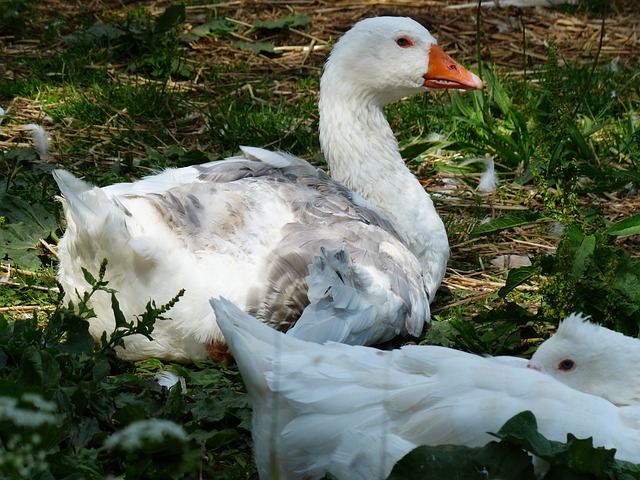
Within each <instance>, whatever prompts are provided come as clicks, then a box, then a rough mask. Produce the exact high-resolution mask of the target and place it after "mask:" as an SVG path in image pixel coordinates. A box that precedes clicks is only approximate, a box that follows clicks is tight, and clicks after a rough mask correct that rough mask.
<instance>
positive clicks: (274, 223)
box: [54, 17, 482, 361]
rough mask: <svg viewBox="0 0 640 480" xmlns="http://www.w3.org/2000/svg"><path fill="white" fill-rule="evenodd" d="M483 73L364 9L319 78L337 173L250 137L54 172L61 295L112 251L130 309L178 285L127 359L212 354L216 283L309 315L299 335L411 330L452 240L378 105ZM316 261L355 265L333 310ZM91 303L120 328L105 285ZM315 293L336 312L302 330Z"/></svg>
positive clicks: (368, 335) (366, 336)
mask: <svg viewBox="0 0 640 480" xmlns="http://www.w3.org/2000/svg"><path fill="white" fill-rule="evenodd" d="M481 86H482V84H481V82H480V80H479V79H478V78H477V77H476V76H475V75H473V74H472V73H470V72H468V71H467V70H465V69H464V68H462V67H461V66H459V65H458V64H456V63H455V62H454V61H453V60H452V59H451V58H450V57H448V56H447V55H446V54H444V52H443V51H442V50H441V49H440V48H439V47H438V46H437V45H436V42H435V40H434V39H433V37H431V35H430V34H429V32H428V31H427V30H426V29H425V28H424V27H422V26H421V25H420V24H418V23H417V22H415V21H413V20H410V19H408V18H392V17H379V18H373V19H367V20H364V21H362V22H359V23H358V24H356V25H355V26H354V27H353V28H352V29H351V30H350V31H348V32H347V33H346V34H345V35H344V36H343V37H342V38H341V39H340V40H339V41H338V42H337V44H336V46H335V47H334V50H333V52H332V54H331V56H330V58H329V60H328V62H327V64H326V68H325V73H324V75H323V77H322V80H321V95H320V104H319V111H320V140H321V145H322V148H323V151H324V154H325V158H326V159H327V162H328V164H329V167H330V170H331V175H332V177H331V178H329V177H328V176H327V174H326V173H324V172H323V171H322V170H319V169H316V168H314V167H312V166H311V165H310V164H308V163H307V162H305V161H304V160H301V159H299V158H296V157H293V156H290V155H287V154H284V153H281V152H270V151H267V150H263V149H259V148H249V147H243V148H242V150H243V155H241V156H239V157H234V158H230V159H227V160H224V161H219V162H211V163H207V164H204V165H199V166H193V167H186V168H180V169H168V170H166V171H164V172H162V173H159V174H157V175H154V176H151V177H147V178H144V179H142V180H140V181H137V182H134V183H123V184H117V185H111V186H107V187H103V188H98V187H94V186H92V185H90V184H88V183H86V182H84V181H82V180H79V179H77V178H75V177H74V176H73V175H72V174H70V173H68V172H65V171H61V170H58V171H56V172H55V173H54V177H55V179H56V181H57V183H58V185H59V187H60V190H61V192H62V194H63V197H64V203H63V205H64V212H65V217H66V219H67V230H66V232H65V234H64V236H63V238H62V239H61V241H60V243H59V248H58V257H59V261H60V263H59V271H58V278H59V280H60V283H61V284H62V285H63V287H64V289H65V292H66V295H67V299H68V300H72V301H73V300H76V299H77V295H76V292H77V293H80V294H82V293H83V292H85V291H87V290H88V288H89V286H88V285H87V284H86V282H85V281H84V275H83V273H82V268H86V269H88V270H89V271H91V272H93V273H95V272H96V271H97V270H98V266H99V264H100V262H101V261H102V259H103V258H107V259H108V266H107V270H106V277H105V278H106V279H107V280H108V281H109V287H110V288H113V289H115V290H117V291H118V300H119V302H120V307H121V308H122V310H123V312H124V314H125V315H126V316H127V317H128V318H131V317H132V316H133V315H135V314H137V313H140V312H142V311H143V310H144V305H145V304H146V303H147V302H148V301H149V300H154V301H155V302H156V303H157V304H162V303H165V302H167V301H168V300H169V299H171V298H172V297H173V296H175V295H176V294H177V293H178V291H180V290H181V289H185V294H184V296H183V297H182V298H181V299H180V301H179V302H178V303H177V304H176V305H175V306H174V307H173V308H172V309H171V310H170V311H169V312H168V313H167V316H168V317H170V320H166V321H159V322H156V326H155V330H154V332H153V334H152V335H153V339H154V340H153V341H152V342H150V341H149V340H147V339H146V338H136V337H129V338H128V339H127V340H126V348H125V349H124V350H122V351H121V352H120V355H121V356H122V357H123V358H128V359H133V360H137V359H143V358H148V357H160V358H166V359H171V360H178V361H188V360H192V359H197V358H203V357H205V356H206V354H207V346H208V345H210V344H212V343H215V342H221V341H223V336H222V334H221V333H220V330H219V328H218V326H217V325H216V319H215V315H214V313H213V312H212V310H211V309H210V307H209V304H208V301H207V299H208V298H210V297H212V296H225V297H227V298H230V299H231V300H233V301H234V302H235V303H236V304H237V305H240V306H241V308H243V309H244V310H246V311H248V312H250V313H251V314H253V315H255V316H257V317H258V318H260V319H261V320H262V321H264V322H266V323H269V324H270V325H272V326H275V327H277V328H279V329H283V330H286V329H287V328H289V327H290V326H291V325H292V324H294V323H295V322H296V321H298V319H300V320H301V324H302V325H301V327H299V328H297V329H296V330H295V331H294V332H292V334H293V335H299V336H301V337H303V338H305V339H307V340H312V341H318V342H324V341H327V340H333V341H339V342H350V343H362V344H375V343H379V342H382V341H385V340H388V339H390V338H392V337H393V336H395V335H397V334H399V333H403V334H406V333H409V334H412V335H418V334H419V333H420V332H421V331H422V328H423V326H424V324H425V322H428V321H429V319H430V311H429V303H430V301H431V300H432V299H433V297H434V295H435V292H436V290H437V288H438V286H439V285H440V282H441V281H442V278H443V276H444V272H445V267H446V263H447V259H448V255H449V245H448V241H447V235H446V232H445V229H444V225H443V223H442V220H441V219H440V218H439V216H438V214H437V213H436V211H435V209H434V206H433V202H432V201H431V198H430V197H429V195H428V194H427V193H426V192H425V191H424V189H423V188H422V186H421V185H420V183H419V181H418V180H417V179H416V178H415V177H414V176H413V175H412V173H411V172H410V171H409V169H408V168H407V167H406V165H405V164H404V162H403V160H402V158H401V156H400V154H399V151H398V146H397V143H396V141H395V138H394V136H393V132H392V131H391V128H390V126H389V123H388V122H387V120H386V118H385V117H384V113H383V110H382V109H383V107H384V105H386V104H388V103H389V102H393V101H396V100H398V99H400V98H402V97H404V96H406V95H412V94H416V93H420V92H424V91H425V90H427V89H428V88H460V89H476V88H480V87H481ZM321 248H324V249H325V253H326V255H325V254H323V253H321ZM340 252H342V253H340ZM313 262H316V267H314V268H316V270H323V271H325V272H326V273H327V275H329V274H332V275H335V274H336V272H337V271H340V269H346V270H345V271H348V272H349V275H347V276H348V277H349V282H350V283H351V284H353V285H356V286H358V288H356V289H352V290H348V289H342V290H341V291H342V293H343V296H342V300H341V301H342V302H346V303H345V304H344V305H337V310H335V309H333V306H332V305H329V304H330V303H331V302H332V301H334V300H335V299H333V297H332V296H331V294H330V293H331V292H329V294H328V295H325V294H324V293H319V294H318V295H316V296H315V297H314V298H313V299H312V298H309V295H308V289H309V285H308V280H307V277H308V275H309V269H310V268H311V267H310V265H312V264H313ZM323 262H324V264H325V267H326V266H327V265H328V267H327V268H325V267H323ZM336 262H337V264H335V265H334V263H336ZM331 272H333V273H331ZM316 279H317V281H318V282H320V283H322V281H321V279H320V280H318V278H317V277H316ZM363 285H366V286H367V288H366V289H364V288H361V287H362V286H363ZM349 291H351V292H354V293H353V295H356V293H355V292H356V291H357V295H359V298H358V300H357V301H351V300H350V299H349V298H348V294H347V292H349ZM363 293H364V296H363V295H361V294H363ZM345 295H346V297H345ZM314 299H315V300H314ZM91 302H92V303H91V306H92V307H93V309H94V310H95V312H96V315H97V318H96V319H95V320H94V321H92V325H91V327H90V331H91V332H92V334H93V335H94V337H96V338H99V337H100V335H101V334H102V332H104V331H106V332H107V333H110V332H111V331H113V328H114V326H115V322H114V319H113V315H112V313H111V300H110V296H109V295H108V294H106V293H104V292H97V293H96V294H95V295H94V297H93V298H92V299H91ZM314 302H316V303H314ZM317 302H322V305H324V306H325V307H323V308H328V309H329V310H332V311H333V312H337V311H339V312H340V314H339V315H333V316H331V318H332V319H333V321H336V322H339V323H340V325H335V324H333V323H332V322H331V321H325V322H324V323H323V325H326V328H302V326H304V325H305V324H307V325H308V324H309V323H310V322H312V321H315V320H317V319H319V318H320V319H321V318H322V315H321V314H320V312H321V308H320V307H319V305H318V303H317ZM356 303H357V304H358V305H360V307H362V308H360V309H355V308H353V305H355V304H356ZM345 305H346V308H343V307H344V306H345ZM307 310H309V313H308V314H307V315H306V317H305V315H304V312H305V311H307ZM324 320H326V318H324Z"/></svg>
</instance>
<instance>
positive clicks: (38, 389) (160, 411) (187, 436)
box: [0, 264, 254, 479]
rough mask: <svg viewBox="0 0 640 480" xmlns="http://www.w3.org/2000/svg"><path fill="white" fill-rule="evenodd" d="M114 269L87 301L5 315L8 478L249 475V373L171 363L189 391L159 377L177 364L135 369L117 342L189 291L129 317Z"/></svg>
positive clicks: (1, 361)
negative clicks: (98, 318) (99, 301)
mask: <svg viewBox="0 0 640 480" xmlns="http://www.w3.org/2000/svg"><path fill="white" fill-rule="evenodd" d="M105 266H106V264H103V267H102V269H101V271H100V272H99V275H98V277H97V278H94V277H93V276H92V275H91V274H90V273H89V272H85V278H86V279H87V281H88V282H89V283H90V284H91V285H92V289H91V290H90V291H89V292H87V293H86V294H85V295H84V296H83V297H82V298H81V299H80V300H79V302H78V305H77V307H76V308H74V307H73V305H68V306H58V308H56V310H55V311H54V312H53V313H51V314H50V315H49V316H48V317H47V318H44V319H39V318H37V317H36V316H34V317H33V318H32V319H27V320H19V321H13V322H12V321H9V320H8V319H7V318H5V317H2V316H0V376H1V377H2V380H0V426H2V428H1V429H0V459H4V460H5V461H0V476H3V477H5V478H17V477H21V478H22V477H25V476H26V477H29V478H47V479H48V478H69V477H70V476H79V477H82V478H90V479H91V478H95V479H99V478H105V477H106V476H109V475H122V478H127V479H139V478H160V477H162V478H180V479H182V478H199V476H200V475H205V476H206V477H207V478H225V477H226V476H227V475H233V476H234V478H240V477H247V476H249V475H250V474H251V473H252V472H253V468H254V467H253V465H252V463H251V462H250V460H248V459H249V458H250V445H249V444H248V441H247V438H248V436H247V429H248V428H249V425H250V409H249V404H248V400H247V398H246V394H245V393H244V388H243V386H242V383H241V381H240V379H239V376H238V374H237V372H232V371H229V370H227V369H226V368H225V367H224V366H214V365H213V364H208V365H203V367H204V366H208V367H209V368H205V369H203V370H200V371H195V372H191V371H189V370H187V369H185V368H184V367H181V366H178V365H174V366H170V368H172V369H174V370H177V371H178V372H179V373H180V374H181V375H183V376H184V377H185V379H186V381H185V384H186V385H188V388H189V390H190V391H188V393H187V392H184V391H183V390H182V388H181V384H180V383H178V384H177V385H175V386H173V387H171V388H167V387H161V386H160V385H159V384H158V383H157V382H155V381H154V380H152V379H151V378H149V376H148V375H149V374H150V373H151V372H152V371H154V370H157V369H163V368H165V367H164V366H163V365H162V364H161V363H160V362H155V363H153V364H152V365H150V362H148V363H147V364H145V365H144V366H143V368H141V370H140V373H138V374H136V367H135V365H133V364H131V363H127V362H121V361H119V360H118V359H117V357H116V354H115V348H122V346H123V340H124V338H126V337H127V336H129V335H145V336H147V337H149V338H151V335H152V334H153V325H154V323H155V322H156V321H164V320H163V319H162V315H163V314H164V313H165V312H166V311H167V310H168V309H169V308H170V307H171V305H172V304H173V303H174V302H175V301H177V300H178V297H176V298H175V299H173V300H172V301H171V302H169V303H168V304H167V305H163V306H160V307H156V306H155V305H154V304H153V303H149V304H148V305H147V307H146V311H145V312H144V313H143V314H142V315H141V316H139V317H138V318H137V321H128V320H126V319H125V318H124V317H123V315H122V312H121V311H120V309H119V306H118V302H117V299H116V293H115V292H113V291H111V290H109V288H108V285H107V283H106V282H105V281H104V273H105ZM98 290H106V291H108V292H110V293H111V294H112V299H113V301H112V306H113V312H114V316H115V318H116V328H115V330H114V332H112V335H111V336H110V338H107V336H106V335H104V336H103V337H102V339H101V341H100V342H99V343H98V344H97V345H96V343H95V342H94V340H93V338H92V337H91V335H90V334H89V322H90V321H91V319H92V318H93V317H94V316H95V315H94V313H93V311H92V310H91V308H90V306H89V303H90V299H91V296H92V295H93V294H94V293H95V292H96V291H98ZM43 321H44V324H43ZM145 374H146V375H145ZM238 430H239V431H238ZM240 432H242V433H240ZM243 458H244V460H243ZM230 459H233V461H230Z"/></svg>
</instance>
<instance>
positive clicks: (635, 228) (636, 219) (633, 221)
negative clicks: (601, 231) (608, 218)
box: [605, 213, 640, 237]
mask: <svg viewBox="0 0 640 480" xmlns="http://www.w3.org/2000/svg"><path fill="white" fill-rule="evenodd" d="M605 233H606V234H608V235H615V236H617V237H627V236H629V235H638V234H640V213H639V214H636V215H632V216H630V217H627V218H625V219H624V220H620V221H619V222H616V223H614V224H613V225H611V226H610V227H609V228H607V229H606V230H605Z"/></svg>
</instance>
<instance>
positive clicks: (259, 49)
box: [233, 40, 276, 55]
mask: <svg viewBox="0 0 640 480" xmlns="http://www.w3.org/2000/svg"><path fill="white" fill-rule="evenodd" d="M233 45H234V46H235V47H237V48H241V49H243V50H251V51H252V52H253V53H255V54H256V55H258V54H260V53H268V54H271V55H275V54H276V46H275V45H274V44H273V43H262V42H256V43H252V42H243V41H240V40H238V41H237V42H233Z"/></svg>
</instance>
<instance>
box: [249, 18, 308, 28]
mask: <svg viewBox="0 0 640 480" xmlns="http://www.w3.org/2000/svg"><path fill="white" fill-rule="evenodd" d="M310 23H311V18H310V17H308V16H306V15H300V14H295V15H290V16H286V17H283V18H281V19H279V20H254V21H253V26H254V27H256V28H262V29H265V30H281V29H283V28H291V27H303V26H305V25H309V24H310Z"/></svg>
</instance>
